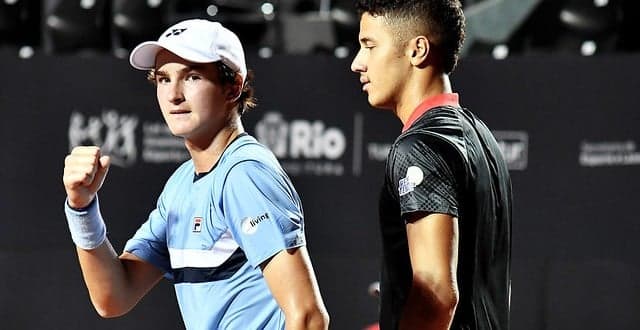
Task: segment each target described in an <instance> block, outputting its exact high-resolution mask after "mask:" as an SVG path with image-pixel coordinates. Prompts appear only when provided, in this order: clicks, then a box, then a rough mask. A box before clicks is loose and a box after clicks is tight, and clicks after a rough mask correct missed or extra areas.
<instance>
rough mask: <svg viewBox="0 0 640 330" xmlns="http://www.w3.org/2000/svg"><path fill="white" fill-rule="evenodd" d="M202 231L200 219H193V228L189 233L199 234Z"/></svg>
mask: <svg viewBox="0 0 640 330" xmlns="http://www.w3.org/2000/svg"><path fill="white" fill-rule="evenodd" d="M201 231H202V218H201V217H195V218H193V226H192V227H191V232H193V233H199V232H201Z"/></svg>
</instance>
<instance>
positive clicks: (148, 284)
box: [119, 252, 163, 301]
mask: <svg viewBox="0 0 640 330" xmlns="http://www.w3.org/2000/svg"><path fill="white" fill-rule="evenodd" d="M119 258H120V261H121V262H122V265H123V267H124V269H125V273H126V276H127V284H128V285H127V286H128V288H129V289H130V290H131V292H132V293H133V296H134V297H135V300H136V301H138V300H140V299H141V298H142V297H143V296H144V295H145V294H146V293H147V292H149V290H151V288H153V287H154V286H155V285H156V284H157V283H158V282H159V281H160V280H161V279H162V274H163V272H162V271H161V270H160V269H159V268H157V267H156V266H154V265H153V264H151V263H149V262H147V261H145V260H143V259H141V258H140V257H138V256H136V255H135V254H132V253H129V252H124V253H122V254H121V255H120V257H119Z"/></svg>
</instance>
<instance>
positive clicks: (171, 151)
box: [69, 109, 189, 167]
mask: <svg viewBox="0 0 640 330" xmlns="http://www.w3.org/2000/svg"><path fill="white" fill-rule="evenodd" d="M138 123H139V118H138V117H137V116H135V115H131V114H120V113H118V111H117V110H115V109H108V110H105V111H103V112H102V114H101V115H85V114H83V113H80V112H77V111H74V112H73V113H72V114H71V117H70V120H69V148H70V149H72V148H74V147H76V146H80V145H95V146H99V147H100V148H101V150H102V152H103V153H104V154H107V155H109V156H111V162H112V164H114V165H116V166H120V167H129V166H133V165H134V164H135V163H136V161H137V160H138V159H139V158H140V157H139V155H138V145H137V143H136V130H137V129H138V127H139V125H138ZM142 128H143V130H142V133H143V138H142V160H143V161H144V162H147V163H178V162H183V161H185V160H186V159H188V158H189V153H188V152H187V151H186V149H185V147H184V143H183V141H182V139H181V138H178V137H175V136H173V135H172V134H171V132H170V131H169V129H168V128H167V125H165V123H164V122H144V123H143V124H142Z"/></svg>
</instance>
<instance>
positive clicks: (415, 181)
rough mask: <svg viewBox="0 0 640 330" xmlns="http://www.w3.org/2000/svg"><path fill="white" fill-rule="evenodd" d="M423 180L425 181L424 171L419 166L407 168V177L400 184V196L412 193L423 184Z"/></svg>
mask: <svg viewBox="0 0 640 330" xmlns="http://www.w3.org/2000/svg"><path fill="white" fill-rule="evenodd" d="M422 180H424V173H423V172H422V170H421V169H420V168H419V167H417V166H409V168H407V176H406V177H404V178H402V179H400V181H399V182H398V193H399V194H400V196H404V195H406V194H408V193H410V192H412V191H413V189H414V188H415V187H417V186H418V185H419V184H421V183H422Z"/></svg>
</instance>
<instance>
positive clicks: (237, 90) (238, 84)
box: [226, 74, 244, 102]
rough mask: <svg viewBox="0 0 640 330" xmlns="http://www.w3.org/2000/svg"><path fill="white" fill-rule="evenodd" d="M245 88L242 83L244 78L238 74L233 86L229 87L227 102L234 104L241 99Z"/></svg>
mask: <svg viewBox="0 0 640 330" xmlns="http://www.w3.org/2000/svg"><path fill="white" fill-rule="evenodd" d="M243 87H244V86H243V82H242V77H241V76H240V75H239V74H237V75H236V79H235V81H234V82H233V84H232V85H228V86H227V94H226V97H227V100H229V101H231V102H234V101H236V100H237V99H238V98H240V95H242V88H243Z"/></svg>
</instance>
